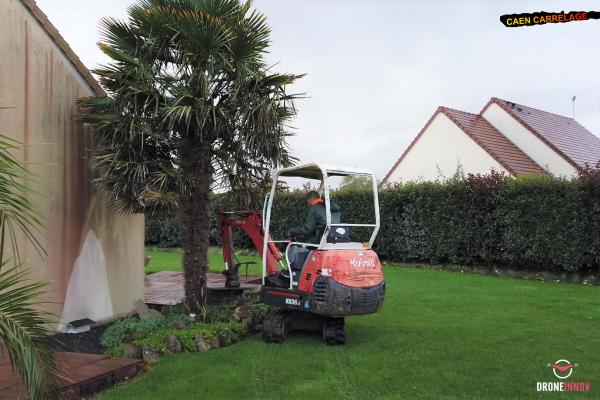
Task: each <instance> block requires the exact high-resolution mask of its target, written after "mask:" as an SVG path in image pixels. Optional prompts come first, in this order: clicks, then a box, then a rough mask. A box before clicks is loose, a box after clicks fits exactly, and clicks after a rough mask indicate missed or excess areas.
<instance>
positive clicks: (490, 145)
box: [442, 107, 546, 175]
mask: <svg viewBox="0 0 600 400" xmlns="http://www.w3.org/2000/svg"><path fill="white" fill-rule="evenodd" d="M442 112H443V113H444V114H445V115H446V116H447V117H448V118H450V120H452V122H454V123H455V124H456V125H458V127H459V128H461V129H462V130H463V131H464V132H465V133H466V134H467V135H469V137H471V139H473V140H474V141H475V142H476V143H477V144H479V146H481V147H482V148H483V149H484V150H485V151H487V152H488V153H489V154H490V155H491V156H492V157H493V158H494V159H495V160H496V161H498V163H500V165H502V166H503V167H504V168H506V169H507V170H508V171H509V172H510V173H511V174H513V175H522V174H540V173H544V172H546V171H544V169H543V168H542V167H540V166H539V165H538V164H536V163H535V162H534V161H533V160H532V159H531V158H529V157H528V156H527V155H526V154H525V153H524V152H523V151H521V150H520V149H519V148H518V147H517V146H516V145H515V144H514V143H512V142H511V141H510V140H508V139H507V138H506V136H504V135H503V134H502V133H500V132H499V131H497V130H496V128H494V127H493V126H492V125H491V124H490V123H489V122H487V121H486V120H485V119H484V118H483V117H481V116H480V115H477V114H471V113H468V112H465V111H459V110H454V109H451V108H447V107H442Z"/></svg>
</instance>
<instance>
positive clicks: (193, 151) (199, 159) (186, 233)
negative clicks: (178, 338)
mask: <svg viewBox="0 0 600 400" xmlns="http://www.w3.org/2000/svg"><path fill="white" fill-rule="evenodd" d="M185 142H187V143H185ZM190 142H191V140H190V141H184V145H183V146H182V148H181V150H180V153H181V156H182V157H181V160H182V173H183V179H184V183H183V187H184V189H183V192H182V193H181V206H180V222H181V225H180V226H181V243H182V247H183V271H184V278H185V305H186V307H187V309H188V310H189V312H190V313H192V314H196V315H198V314H199V313H200V311H201V310H202V308H203V307H204V306H205V305H206V299H207V288H206V272H207V271H208V244H209V236H210V198H209V194H210V187H211V183H212V170H211V159H210V155H208V152H206V151H202V149H201V148H199V146H198V145H194V144H193V143H190Z"/></svg>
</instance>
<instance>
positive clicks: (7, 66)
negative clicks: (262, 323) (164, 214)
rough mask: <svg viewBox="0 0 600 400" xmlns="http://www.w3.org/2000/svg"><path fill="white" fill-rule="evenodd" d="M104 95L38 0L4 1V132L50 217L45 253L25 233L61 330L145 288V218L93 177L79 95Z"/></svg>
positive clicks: (100, 315)
mask: <svg viewBox="0 0 600 400" xmlns="http://www.w3.org/2000/svg"><path fill="white" fill-rule="evenodd" d="M94 95H104V92H103V90H102V88H101V87H100V86H99V85H98V83H97V82H96V81H95V80H94V78H93V77H92V75H91V74H90V72H89V71H88V70H87V69H86V68H85V67H84V65H83V64H82V63H81V61H80V60H79V58H78V57H77V56H76V55H75V54H74V53H73V51H72V50H71V49H70V47H69V46H68V44H67V43H66V42H65V41H64V39H63V38H62V37H61V36H60V35H59V33H58V31H57V30H56V28H55V27H54V26H52V24H51V23H50V22H49V21H48V19H47V18H46V16H45V15H44V13H43V12H42V11H41V10H40V9H39V8H38V7H37V6H36V3H35V2H34V1H33V0H2V1H1V2H0V107H6V108H4V109H0V133H2V134H4V135H6V136H9V137H12V138H13V139H16V140H18V141H20V142H22V143H24V144H25V145H26V147H25V148H24V150H23V151H22V153H21V154H18V156H19V157H20V158H22V160H23V162H24V163H25V165H26V167H27V168H28V169H29V170H31V171H32V172H33V173H35V174H36V175H37V177H38V179H36V181H35V182H31V186H32V187H33V189H34V190H35V191H36V192H37V193H38V194H37V195H34V196H33V197H34V201H35V203H36V204H37V205H38V206H39V208H40V210H41V211H42V213H43V216H44V219H45V230H44V232H42V233H40V237H39V239H40V241H41V243H42V244H43V246H44V248H45V250H46V252H47V255H45V256H41V255H39V254H38V252H36V250H35V249H34V248H33V247H32V246H30V245H29V244H28V241H27V240H25V238H22V237H21V238H18V239H17V240H18V241H19V242H20V245H21V249H22V254H21V257H22V259H23V260H24V261H25V263H26V265H27V266H29V267H31V268H32V269H33V270H34V271H35V272H36V274H37V276H38V277H39V278H42V279H44V280H46V281H49V282H50V287H49V289H50V292H49V294H48V296H49V297H48V299H47V300H49V301H51V302H53V304H51V308H52V309H51V311H53V312H54V313H55V314H56V315H57V316H58V317H59V318H60V325H59V329H60V328H62V327H64V326H65V324H67V323H69V322H71V321H74V320H79V319H84V318H89V319H91V320H94V321H101V320H106V319H110V318H112V317H114V316H115V315H119V314H122V313H126V312H128V311H130V310H131V308H132V307H133V304H134V302H135V300H137V299H142V298H143V290H144V265H143V262H144V261H143V258H144V247H143V246H144V220H143V217H142V216H141V215H119V214H117V213H116V212H115V211H113V210H112V209H111V208H110V207H109V206H108V205H107V204H106V203H105V202H104V201H103V199H102V194H101V193H99V192H98V191H97V190H96V189H95V187H94V185H93V183H92V178H93V171H92V170H90V168H89V163H88V152H89V148H90V146H91V145H92V143H91V136H90V135H89V133H88V132H85V130H84V129H82V128H81V127H80V126H79V125H78V124H77V121H76V115H77V100H78V99H80V98H82V97H85V96H94Z"/></svg>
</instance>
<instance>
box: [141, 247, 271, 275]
mask: <svg viewBox="0 0 600 400" xmlns="http://www.w3.org/2000/svg"><path fill="white" fill-rule="evenodd" d="M146 256H149V257H151V261H150V264H149V265H148V267H147V268H146V274H153V273H155V272H159V271H182V264H181V251H180V250H179V249H173V250H169V251H164V250H158V249H156V248H151V247H149V248H146ZM237 258H238V261H239V262H245V261H254V262H256V265H251V266H249V267H248V274H249V275H260V274H261V268H262V267H261V264H260V258H259V257H258V256H243V255H240V254H239V252H238V254H237ZM208 266H209V268H210V270H211V271H213V272H222V271H223V269H224V267H225V263H224V261H223V253H222V252H221V249H220V248H218V247H211V248H210V249H209V251H208ZM239 273H240V276H242V275H244V274H245V273H246V267H241V268H240V271H239Z"/></svg>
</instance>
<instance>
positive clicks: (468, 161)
mask: <svg viewBox="0 0 600 400" xmlns="http://www.w3.org/2000/svg"><path fill="white" fill-rule="evenodd" d="M459 165H460V166H461V168H462V170H463V172H464V173H465V174H468V173H488V172H490V171H491V170H492V169H494V170H496V171H499V172H500V171H503V172H505V173H506V174H508V175H509V173H508V171H507V170H506V169H505V168H504V167H502V166H501V165H500V164H499V163H498V161H496V160H495V159H494V158H493V157H492V156H490V155H489V154H488V153H487V152H486V151H485V150H484V149H483V148H481V146H479V144H477V143H476V142H475V141H474V140H473V139H471V137H469V135H467V134H466V133H465V132H463V131H462V130H461V129H460V128H459V127H458V126H457V125H456V124H455V123H454V122H452V121H451V120H450V118H448V117H447V116H446V115H444V113H442V112H439V113H437V115H436V116H435V117H434V119H433V120H432V121H431V123H430V124H429V126H428V127H427V128H426V129H425V131H424V132H423V133H422V134H421V136H420V137H419V138H418V139H417V140H416V142H415V143H414V144H413V145H412V147H411V148H410V150H409V151H408V152H407V153H406V154H405V155H404V158H403V159H402V161H401V162H400V163H399V164H398V166H397V167H396V168H395V169H394V170H393V171H392V172H391V174H390V175H389V177H388V179H387V180H386V182H388V183H400V182H402V183H406V182H409V181H420V180H423V181H433V180H437V179H443V178H450V177H452V176H453V175H454V174H455V172H456V171H457V169H458V167H459Z"/></svg>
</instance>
